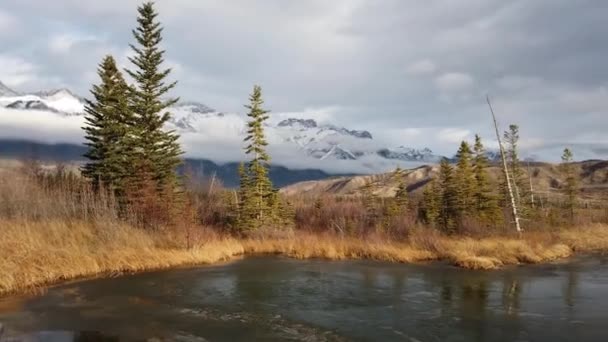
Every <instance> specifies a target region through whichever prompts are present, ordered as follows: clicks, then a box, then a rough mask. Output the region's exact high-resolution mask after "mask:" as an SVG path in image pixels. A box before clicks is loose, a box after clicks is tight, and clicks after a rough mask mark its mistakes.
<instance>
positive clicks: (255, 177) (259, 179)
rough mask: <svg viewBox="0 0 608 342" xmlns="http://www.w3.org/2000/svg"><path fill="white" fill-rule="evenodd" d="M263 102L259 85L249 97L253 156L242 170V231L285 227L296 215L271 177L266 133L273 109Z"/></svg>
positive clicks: (249, 142) (249, 141)
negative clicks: (265, 227)
mask: <svg viewBox="0 0 608 342" xmlns="http://www.w3.org/2000/svg"><path fill="white" fill-rule="evenodd" d="M263 104H264V100H263V99H262V88H261V87H260V86H257V85H256V86H254V87H253V93H252V94H251V95H250V97H249V104H248V105H246V106H245V108H247V109H249V112H248V113H247V116H248V117H249V122H248V123H247V136H246V137H245V142H246V143H247V145H246V146H245V153H246V154H247V155H249V156H251V158H252V159H251V160H250V161H249V163H248V164H247V167H244V166H242V167H241V168H240V169H239V176H240V178H241V182H240V183H241V186H240V190H239V192H240V196H241V199H240V207H239V224H238V226H239V229H240V230H241V231H250V230H256V229H259V228H261V227H263V226H265V225H266V226H268V225H272V226H276V225H281V226H284V225H286V220H288V218H289V217H291V216H292V215H291V213H290V209H289V206H288V204H287V203H286V202H284V201H283V200H282V199H281V196H280V195H279V193H278V190H277V189H275V188H274V187H273V186H272V182H271V181H270V178H269V176H268V170H269V162H270V156H269V155H268V154H267V153H266V146H267V145H268V143H267V142H266V137H265V135H264V122H265V121H266V120H267V119H268V113H269V111H267V110H264V109H263V108H262V105H263ZM291 222H293V220H291ZM291 224H292V223H291Z"/></svg>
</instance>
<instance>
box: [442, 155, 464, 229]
mask: <svg viewBox="0 0 608 342" xmlns="http://www.w3.org/2000/svg"><path fill="white" fill-rule="evenodd" d="M439 187H440V188H441V200H440V205H439V208H440V209H439V226H440V227H441V228H442V229H443V230H444V231H445V232H447V233H454V232H455V231H456V228H457V226H458V223H459V220H460V212H459V210H458V209H459V204H458V188H457V185H456V181H455V176H454V169H453V167H452V165H450V163H449V162H448V160H447V159H446V158H443V159H442V160H441V163H440V164H439Z"/></svg>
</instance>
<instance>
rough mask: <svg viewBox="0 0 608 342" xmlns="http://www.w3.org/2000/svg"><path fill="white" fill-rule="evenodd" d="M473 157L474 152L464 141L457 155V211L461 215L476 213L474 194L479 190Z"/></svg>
mask: <svg viewBox="0 0 608 342" xmlns="http://www.w3.org/2000/svg"><path fill="white" fill-rule="evenodd" d="M471 155H472V151H471V148H470V146H469V144H468V143H467V142H466V141H463V142H462V143H461V144H460V148H459V149H458V152H457V153H456V158H457V159H458V164H457V166H456V174H455V182H456V187H457V191H456V193H457V202H458V208H457V209H458V211H459V212H460V214H461V215H471V214H473V212H474V211H475V201H474V194H475V193H476V192H477V189H476V182H475V175H474V172H473V165H472V161H471Z"/></svg>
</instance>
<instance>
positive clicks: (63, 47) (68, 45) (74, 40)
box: [49, 33, 98, 55]
mask: <svg viewBox="0 0 608 342" xmlns="http://www.w3.org/2000/svg"><path fill="white" fill-rule="evenodd" d="M97 40H98V39H97V38H96V37H94V36H91V35H81V34H76V33H60V34H57V35H54V36H52V37H51V38H50V39H49V50H50V51H51V53H54V54H60V55H63V54H67V53H69V52H70V51H71V50H72V48H73V47H74V46H75V45H77V44H82V43H85V42H96V41H97Z"/></svg>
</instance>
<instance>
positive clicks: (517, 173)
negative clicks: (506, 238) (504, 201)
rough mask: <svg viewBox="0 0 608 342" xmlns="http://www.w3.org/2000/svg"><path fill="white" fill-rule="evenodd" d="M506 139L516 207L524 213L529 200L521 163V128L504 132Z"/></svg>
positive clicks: (510, 127)
mask: <svg viewBox="0 0 608 342" xmlns="http://www.w3.org/2000/svg"><path fill="white" fill-rule="evenodd" d="M504 139H505V143H506V145H507V146H506V154H507V162H508V168H509V173H510V176H511V179H512V181H513V182H512V186H513V195H514V196H515V201H516V205H517V206H518V207H519V208H520V209H521V211H522V213H523V211H524V210H523V209H524V208H523V207H524V204H525V199H527V198H528V197H527V195H526V193H528V191H527V189H528V188H527V187H526V180H525V176H524V171H523V169H522V168H521V163H520V160H519V152H518V143H519V126H517V125H509V130H508V131H506V132H504ZM503 188H504V189H505V191H504V196H505V198H506V197H507V196H508V195H507V194H506V185H505V186H503Z"/></svg>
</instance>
